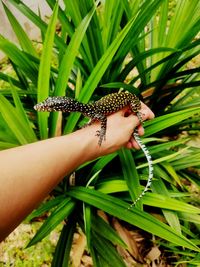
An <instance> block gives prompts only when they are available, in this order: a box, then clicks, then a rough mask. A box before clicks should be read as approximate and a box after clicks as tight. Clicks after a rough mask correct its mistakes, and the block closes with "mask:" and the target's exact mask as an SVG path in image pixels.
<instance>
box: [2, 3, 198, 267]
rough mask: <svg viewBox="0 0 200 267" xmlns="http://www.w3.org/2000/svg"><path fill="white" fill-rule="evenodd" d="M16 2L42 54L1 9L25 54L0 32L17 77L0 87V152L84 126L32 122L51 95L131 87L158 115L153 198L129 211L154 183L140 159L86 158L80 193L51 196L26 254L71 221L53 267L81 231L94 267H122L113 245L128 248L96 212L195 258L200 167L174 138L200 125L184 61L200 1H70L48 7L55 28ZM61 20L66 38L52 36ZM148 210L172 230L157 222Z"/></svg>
mask: <svg viewBox="0 0 200 267" xmlns="http://www.w3.org/2000/svg"><path fill="white" fill-rule="evenodd" d="M9 2H10V3H11V4H13V5H14V6H15V7H16V8H18V9H19V10H20V11H21V12H22V13H23V14H24V15H26V16H27V17H28V18H29V19H30V20H31V21H32V22H33V23H34V24H35V25H36V26H37V27H39V28H40V30H41V33H42V34H41V36H42V38H43V50H42V55H41V57H39V55H38V53H37V50H36V49H35V47H34V46H33V45H32V43H31V41H30V40H29V38H28V37H27V35H26V34H25V32H24V31H23V29H22V28H21V26H20V24H19V23H18V22H17V20H16V19H15V17H14V16H13V15H12V13H11V12H10V10H9V9H8V8H7V7H6V5H5V4H3V5H4V9H5V12H6V14H7V17H8V19H9V21H10V23H11V25H12V27H13V30H14V31H15V34H16V36H17V37H18V40H19V43H20V47H18V46H16V45H15V44H13V43H11V42H10V41H9V40H7V39H5V38H4V37H3V36H0V49H1V50H2V51H3V52H4V53H5V54H6V55H7V56H8V58H9V59H10V62H11V64H12V66H13V70H14V73H15V75H13V76H12V77H11V76H9V75H6V74H4V73H0V78H1V79H2V80H4V81H6V82H8V83H10V90H9V89H6V90H3V89H1V94H0V127H1V129H2V131H1V136H0V138H1V141H0V147H1V149H4V148H9V147H12V146H17V145H22V144H26V143H29V142H33V141H36V140H37V139H40V138H41V139H43V138H47V137H50V136H54V135H56V133H57V132H59V131H62V133H70V132H72V131H73V130H74V129H76V128H77V127H79V125H82V123H83V120H84V118H82V117H81V116H80V114H70V115H69V114H63V117H62V124H60V122H59V120H58V114H57V113H51V114H47V113H40V114H38V117H37V116H36V113H35V112H34V111H33V105H34V104H35V103H36V102H37V101H40V100H43V99H44V98H46V97H47V96H48V95H68V96H71V97H75V98H77V99H78V100H80V101H82V102H85V103H86V102H88V101H89V100H95V99H98V98H100V97H101V96H103V95H105V94H107V93H110V92H114V91H116V90H118V89H119V88H125V89H126V90H129V91H131V92H134V93H135V94H137V95H139V96H140V97H141V98H142V99H143V100H144V101H145V102H146V103H147V104H148V105H149V106H150V107H151V108H152V109H153V111H154V112H155V113H156V118H155V119H154V120H153V121H149V122H145V136H144V142H145V143H147V145H148V147H149V149H150V152H151V154H152V157H153V163H154V169H155V171H154V181H153V185H152V192H151V193H148V194H147V195H146V196H145V197H144V198H143V199H142V201H141V202H140V203H138V205H137V207H136V208H134V209H132V210H128V209H127V208H128V207H129V203H130V202H131V201H132V200H133V199H135V198H136V197H137V196H138V195H139V194H140V192H141V191H142V188H141V186H140V183H143V180H146V179H147V164H146V160H145V158H144V155H143V154H142V152H141V151H129V150H125V149H122V150H121V151H119V152H117V153H113V154H111V155H107V156H104V157H101V158H99V159H97V160H95V161H93V162H88V163H86V164H84V165H83V166H80V167H79V168H78V169H77V170H76V186H74V187H70V185H69V184H68V182H67V180H68V177H66V179H64V180H63V182H62V183H61V184H60V185H59V186H58V187H57V188H56V189H55V190H54V192H53V195H54V198H53V199H52V200H50V201H48V202H47V203H45V204H43V205H42V206H41V207H40V208H39V209H38V210H37V211H35V212H33V214H32V216H39V215H41V214H42V213H44V212H46V211H49V212H51V214H50V216H49V217H48V219H47V220H46V221H45V222H44V224H43V226H42V227H41V228H40V229H39V231H38V232H37V234H36V235H35V237H34V238H33V239H32V241H31V242H30V243H29V246H30V245H34V244H35V243H36V242H38V241H40V240H42V239H43V238H44V237H45V236H46V235H47V234H48V233H49V232H50V231H51V230H52V228H54V227H56V226H57V225H58V224H59V223H60V222H62V221H63V220H65V221H66V220H67V223H66V224H64V226H63V229H62V232H61V235H60V239H59V242H58V245H57V248H56V251H55V255H54V260H53V263H52V266H65V264H68V263H69V253H70V249H71V246H72V239H73V234H74V231H75V229H76V225H77V223H78V225H79V227H80V228H81V229H82V231H83V232H84V233H85V234H86V237H87V247H88V250H89V252H90V254H91V256H92V259H93V264H94V266H125V263H124V261H123V260H122V257H121V256H120V254H118V253H117V251H116V245H117V246H121V247H123V248H124V249H127V245H126V244H125V243H124V241H122V240H121V238H120V237H119V236H118V235H117V233H116V232H115V231H113V229H112V227H111V226H110V225H109V224H106V223H105V222H104V221H103V220H102V218H101V217H100V216H98V212H97V211H98V209H100V210H103V211H104V212H106V213H107V214H109V215H112V216H114V217H117V218H119V219H120V220H122V221H125V222H127V223H129V224H130V225H132V227H137V228H139V229H142V230H144V231H147V232H149V233H150V234H153V235H156V236H157V237H159V238H160V239H157V241H156V242H158V243H159V242H160V243H161V244H162V246H163V247H166V248H167V249H171V251H174V252H175V253H178V254H179V255H180V257H181V256H182V255H183V258H184V253H182V251H181V247H185V248H187V249H186V251H187V252H188V255H190V259H191V258H195V254H192V256H191V253H190V251H199V249H198V247H197V246H196V245H198V242H197V241H196V240H195V235H194V231H195V230H193V229H198V224H199V221H200V217H199V215H198V213H199V208H197V207H196V206H197V204H198V201H197V200H195V199H194V198H193V196H192V194H190V192H189V193H188V190H189V189H188V188H187V186H186V183H185V181H189V182H190V183H192V184H193V185H196V186H197V188H199V181H198V179H197V177H198V176H197V174H196V172H192V173H191V172H189V171H188V168H189V167H197V168H198V167H199V166H200V152H199V149H196V148H195V147H191V146H188V145H187V141H188V140H189V139H190V135H188V136H187V138H182V137H181V138H178V139H177V140H173V138H174V137H176V136H177V134H179V133H181V132H183V131H185V132H188V133H190V132H193V131H195V130H198V129H199V118H198V114H199V112H200V108H199V102H200V94H199V93H200V92H199V91H200V90H199V85H200V80H199V67H194V68H192V69H190V68H188V64H189V62H190V61H191V60H192V59H194V58H195V57H196V56H197V55H198V54H199V44H200V40H199V39H198V38H197V34H198V32H199V28H200V18H199V10H200V2H199V1H198V0H193V1H192V3H191V1H188V0H177V1H175V3H176V5H175V7H174V8H171V7H170V5H169V3H168V1H167V0H146V1H143V0H132V1H127V0H123V1H120V0H110V1H97V2H96V3H95V2H94V1H93V0H88V1H83V0H73V1H64V4H65V6H64V9H61V8H60V7H59V5H58V4H57V3H56V2H55V1H54V0H46V2H47V3H48V4H49V6H50V7H51V8H52V9H53V14H52V16H51V19H50V21H49V23H48V25H47V24H46V23H45V22H44V21H43V20H42V19H41V18H40V16H38V15H36V14H35V13H33V12H32V11H31V10H30V9H29V8H28V7H27V6H26V5H25V4H24V3H23V2H22V1H20V0H9ZM170 12H173V16H172V15H171V13H170ZM57 18H58V20H59V23H60V25H61V30H60V33H59V34H57V33H56V32H55V27H56V22H57ZM52 57H53V58H54V62H56V63H55V64H54V66H52ZM37 118H38V120H37ZM163 136H165V137H168V138H165V139H163V138H162V137H163ZM171 137H172V138H171ZM188 158H189V159H190V161H188ZM116 163H117V164H116ZM116 166H120V167H116ZM144 182H145V181H144ZM161 194H162V195H161ZM192 202H193V204H191V203H192ZM154 207H156V209H155V210H154V209H153V208H154ZM153 211H154V212H155V213H157V214H159V215H160V216H161V217H162V218H163V220H165V221H166V223H163V222H161V221H160V220H158V219H156V217H155V216H153V215H151V212H153ZM97 225H98V227H97ZM189 239H190V240H189ZM172 244H173V245H172ZM178 249H179V250H178ZM177 250H178V252H177ZM186 254H187V253H185V255H186ZM188 255H186V256H187V257H189V256H188ZM186 256H185V258H187V257H186ZM142 260H144V259H142Z"/></svg>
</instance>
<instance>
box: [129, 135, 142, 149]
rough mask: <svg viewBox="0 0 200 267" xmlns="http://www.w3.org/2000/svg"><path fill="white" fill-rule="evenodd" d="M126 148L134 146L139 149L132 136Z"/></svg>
mask: <svg viewBox="0 0 200 267" xmlns="http://www.w3.org/2000/svg"><path fill="white" fill-rule="evenodd" d="M127 147H128V148H135V149H137V150H139V149H140V146H139V144H138V143H137V142H136V141H135V139H134V138H133V137H131V138H130V140H129V142H128V144H127Z"/></svg>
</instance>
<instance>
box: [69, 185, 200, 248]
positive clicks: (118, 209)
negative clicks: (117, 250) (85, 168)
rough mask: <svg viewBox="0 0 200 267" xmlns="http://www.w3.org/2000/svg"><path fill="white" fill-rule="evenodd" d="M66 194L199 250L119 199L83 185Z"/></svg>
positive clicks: (152, 218) (174, 241)
mask: <svg viewBox="0 0 200 267" xmlns="http://www.w3.org/2000/svg"><path fill="white" fill-rule="evenodd" d="M68 194H69V195H70V196H71V197H73V198H76V199H79V200H81V201H84V202H86V203H88V204H90V205H92V206H95V207H96V208H98V209H102V210H104V211H105V212H108V213H109V214H111V215H113V216H116V217H117V218H119V219H121V220H124V221H126V222H128V223H130V224H132V225H135V226H137V227H139V228H140V229H143V230H145V231H147V232H150V233H151V234H155V235H157V236H159V237H161V238H164V239H166V240H168V241H170V242H172V243H174V244H176V245H178V246H183V247H187V248H190V249H192V250H195V251H199V249H198V248H197V247H196V246H195V245H194V244H193V243H192V242H191V241H190V240H188V239H187V238H186V237H184V236H182V235H180V234H179V233H177V232H176V231H174V230H173V229H171V228H170V227H169V226H167V225H166V224H164V223H162V222H160V221H158V220H157V219H155V218H154V217H153V216H151V215H149V214H148V213H146V212H141V211H139V210H138V209H131V210H129V209H128V208H129V205H128V204H126V203H125V202H124V201H122V200H120V199H117V198H115V197H112V196H108V195H105V194H102V193H100V192H97V191H95V190H92V189H87V188H83V187H76V188H72V189H71V190H70V191H69V192H68Z"/></svg>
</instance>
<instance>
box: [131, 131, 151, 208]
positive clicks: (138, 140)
mask: <svg viewBox="0 0 200 267" xmlns="http://www.w3.org/2000/svg"><path fill="white" fill-rule="evenodd" d="M133 136H134V138H135V140H136V142H137V143H138V145H139V146H140V148H141V149H142V151H143V152H144V155H145V157H146V159H147V162H148V166H149V176H148V180H147V184H146V186H145V188H144V190H143V192H142V193H141V194H140V195H139V196H138V197H137V198H136V200H135V201H134V202H133V203H132V204H131V205H130V207H129V208H128V209H131V208H132V207H133V206H135V205H136V203H137V202H138V201H139V200H140V199H141V198H142V197H143V196H144V195H145V193H146V192H147V191H148V190H149V188H150V186H151V182H152V179H153V163H152V158H151V155H150V153H149V151H148V149H147V147H146V146H145V145H144V144H143V142H142V140H141V138H140V136H139V134H138V131H137V129H135V131H134V133H133Z"/></svg>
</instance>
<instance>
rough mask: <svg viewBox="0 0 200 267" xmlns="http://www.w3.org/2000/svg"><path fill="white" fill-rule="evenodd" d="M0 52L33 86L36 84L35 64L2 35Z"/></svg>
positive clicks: (0, 37)
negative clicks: (0, 51)
mask: <svg viewBox="0 0 200 267" xmlns="http://www.w3.org/2000/svg"><path fill="white" fill-rule="evenodd" d="M0 50H2V52H4V53H5V54H6V55H7V56H8V58H10V60H11V61H13V62H14V64H16V66H18V67H19V68H20V69H21V70H22V71H23V72H24V73H25V74H26V75H27V76H28V78H30V80H31V81H32V82H33V83H34V84H35V85H36V84H37V76H38V69H37V66H36V64H35V63H33V62H32V61H30V60H29V58H28V56H27V55H26V54H25V53H24V52H23V51H21V50H20V49H19V48H17V46H16V45H14V44H13V43H11V42H10V41H8V40H7V39H5V38H4V37H3V36H2V35H0Z"/></svg>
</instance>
